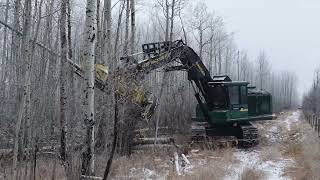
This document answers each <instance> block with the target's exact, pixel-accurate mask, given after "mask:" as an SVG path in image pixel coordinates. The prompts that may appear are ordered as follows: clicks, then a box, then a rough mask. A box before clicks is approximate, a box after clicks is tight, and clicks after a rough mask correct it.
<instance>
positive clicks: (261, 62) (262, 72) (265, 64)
mask: <svg viewBox="0 0 320 180" xmlns="http://www.w3.org/2000/svg"><path fill="white" fill-rule="evenodd" d="M257 64H258V73H259V86H260V89H263V88H264V83H263V81H264V80H265V78H266V76H267V75H268V74H269V72H270V63H269V61H268V57H267V54H266V53H265V52H264V51H260V53H259V55H258V58H257Z"/></svg>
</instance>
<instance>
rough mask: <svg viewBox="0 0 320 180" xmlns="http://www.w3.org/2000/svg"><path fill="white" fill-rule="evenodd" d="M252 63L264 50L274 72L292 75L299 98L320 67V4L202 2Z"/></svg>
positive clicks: (293, 0)
mask: <svg viewBox="0 0 320 180" xmlns="http://www.w3.org/2000/svg"><path fill="white" fill-rule="evenodd" d="M205 1H206V3H207V5H208V7H209V9H210V10H214V11H215V12H216V14H217V15H219V16H222V17H223V18H224V20H225V23H226V26H227V30H228V31H233V32H235V33H236V34H235V40H236V43H237V45H238V46H239V48H241V49H247V50H248V53H249V56H250V58H251V60H253V59H254V58H255V57H256V56H257V54H258V53H259V51H260V50H261V49H264V50H265V51H266V53H267V54H268V56H269V59H270V61H271V63H272V68H273V69H275V70H285V69H288V70H292V71H295V72H296V74H297V76H298V78H299V84H298V86H299V89H300V91H299V92H300V94H302V93H303V92H305V91H307V89H308V88H309V87H310V86H311V84H312V79H313V71H314V69H315V68H316V67H317V66H318V65H320V0H205Z"/></svg>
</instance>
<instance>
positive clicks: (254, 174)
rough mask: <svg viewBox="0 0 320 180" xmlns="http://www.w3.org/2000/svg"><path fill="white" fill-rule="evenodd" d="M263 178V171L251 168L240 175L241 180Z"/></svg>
mask: <svg viewBox="0 0 320 180" xmlns="http://www.w3.org/2000/svg"><path fill="white" fill-rule="evenodd" d="M263 178H264V173H263V171H261V170H257V169H252V168H246V169H245V170H244V171H243V172H242V174H241V180H259V179H263Z"/></svg>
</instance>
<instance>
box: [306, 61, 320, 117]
mask: <svg viewBox="0 0 320 180" xmlns="http://www.w3.org/2000/svg"><path fill="white" fill-rule="evenodd" d="M319 103H320V67H318V68H317V69H316V70H315V71H314V79H313V83H312V87H311V88H310V89H309V91H308V92H307V93H305V94H304V96H303V101H302V108H303V110H304V111H305V113H309V114H314V115H316V116H317V117H319V115H320V108H319Z"/></svg>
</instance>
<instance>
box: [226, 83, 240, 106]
mask: <svg viewBox="0 0 320 180" xmlns="http://www.w3.org/2000/svg"><path fill="white" fill-rule="evenodd" d="M229 97H230V104H232V105H235V104H239V102H240V101H239V87H238V86H229Z"/></svg>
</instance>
